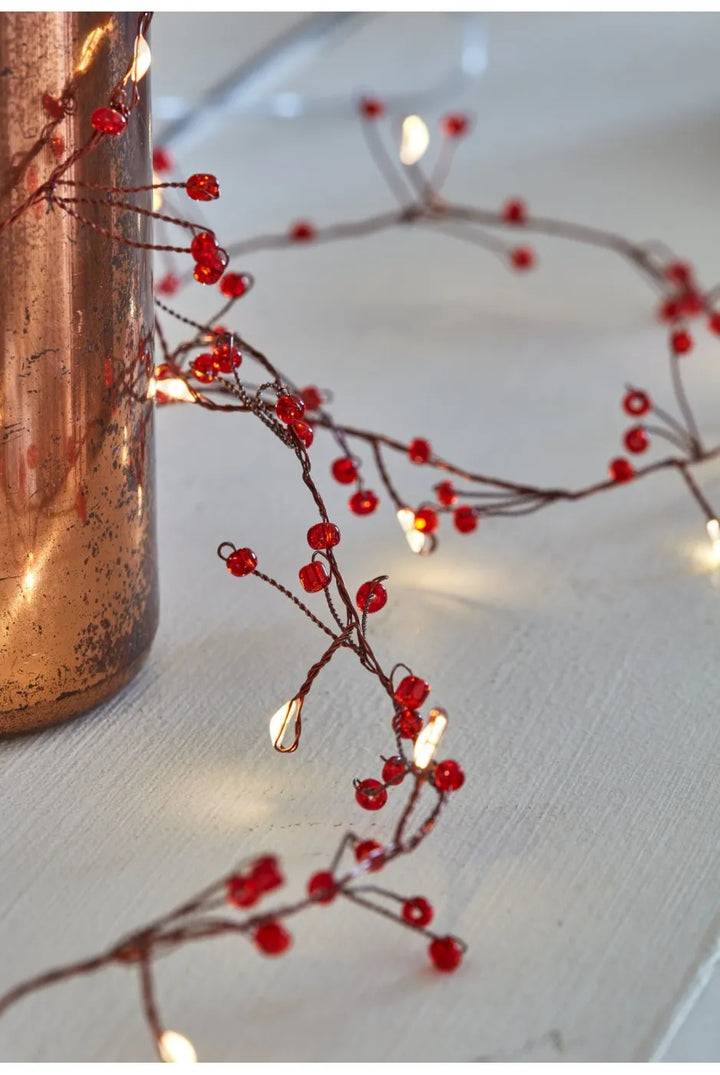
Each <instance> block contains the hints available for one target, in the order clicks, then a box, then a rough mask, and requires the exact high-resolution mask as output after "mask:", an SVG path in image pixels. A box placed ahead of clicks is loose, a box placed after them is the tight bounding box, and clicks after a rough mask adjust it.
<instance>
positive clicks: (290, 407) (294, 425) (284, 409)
mask: <svg viewBox="0 0 720 1075" xmlns="http://www.w3.org/2000/svg"><path fill="white" fill-rule="evenodd" d="M275 413H276V414H277V416H278V418H279V419H280V421H281V422H282V423H283V424H284V425H286V426H287V427H288V429H291V430H292V432H293V433H294V434H295V436H296V437H297V439H298V440H299V441H300V443H301V444H302V446H303V447H304V448H309V447H310V445H311V444H312V442H313V437H314V433H313V428H312V426H311V425H310V423H309V422H306V421H305V419H304V418H303V415H304V414H305V403H304V401H303V400H302V399H301V398H300V396H293V395H291V394H290V393H289V392H288V393H287V394H284V395H281V396H280V397H279V399H278V401H277V403H276V404H275Z"/></svg>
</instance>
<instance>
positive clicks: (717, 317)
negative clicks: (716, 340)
mask: <svg viewBox="0 0 720 1075" xmlns="http://www.w3.org/2000/svg"><path fill="white" fill-rule="evenodd" d="M708 328H709V329H710V331H711V332H714V333H715V335H716V336H720V311H717V310H716V311H715V313H713V314H711V315H710V318H709V320H708Z"/></svg>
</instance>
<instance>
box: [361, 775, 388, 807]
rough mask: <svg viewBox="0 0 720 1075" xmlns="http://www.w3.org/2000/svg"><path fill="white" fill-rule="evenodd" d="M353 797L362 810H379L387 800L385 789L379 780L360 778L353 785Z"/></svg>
mask: <svg viewBox="0 0 720 1075" xmlns="http://www.w3.org/2000/svg"><path fill="white" fill-rule="evenodd" d="M355 799H356V800H357V803H358V805H359V806H362V808H363V810H380V809H382V807H383V806H384V805H385V803H386V802H387V791H386V790H385V788H384V787H383V786H382V784H381V783H380V781H379V780H361V781H360V782H359V783H358V784H357V785H356V787H355Z"/></svg>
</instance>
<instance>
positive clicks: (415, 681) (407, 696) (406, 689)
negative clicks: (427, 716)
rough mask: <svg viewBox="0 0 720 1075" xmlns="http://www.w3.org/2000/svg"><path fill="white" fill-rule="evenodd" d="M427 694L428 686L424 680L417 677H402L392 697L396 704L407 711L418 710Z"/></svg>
mask: <svg viewBox="0 0 720 1075" xmlns="http://www.w3.org/2000/svg"><path fill="white" fill-rule="evenodd" d="M429 693H430V684H429V683H426V682H425V680H424V679H420V678H419V677H418V676H404V677H403V679H401V680H400V682H399V683H398V685H397V687H396V688H395V693H394V695H393V697H394V698H395V701H396V702H399V703H400V705H402V706H406V708H407V709H419V708H420V706H421V705H422V704H423V702H424V701H425V699H426V698H427V696H428V694H429Z"/></svg>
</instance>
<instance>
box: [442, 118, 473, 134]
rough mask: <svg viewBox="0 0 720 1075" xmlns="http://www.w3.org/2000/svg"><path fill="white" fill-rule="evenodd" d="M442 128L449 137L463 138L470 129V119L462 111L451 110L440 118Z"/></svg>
mask: <svg viewBox="0 0 720 1075" xmlns="http://www.w3.org/2000/svg"><path fill="white" fill-rule="evenodd" d="M440 129H441V131H442V132H443V134H444V135H445V136H446V137H447V138H462V136H463V135H464V134H467V133H468V131H469V130H470V120H469V119H468V117H467V116H464V115H463V114H462V112H449V113H448V114H447V116H443V118H442V119H441V120H440Z"/></svg>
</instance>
